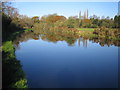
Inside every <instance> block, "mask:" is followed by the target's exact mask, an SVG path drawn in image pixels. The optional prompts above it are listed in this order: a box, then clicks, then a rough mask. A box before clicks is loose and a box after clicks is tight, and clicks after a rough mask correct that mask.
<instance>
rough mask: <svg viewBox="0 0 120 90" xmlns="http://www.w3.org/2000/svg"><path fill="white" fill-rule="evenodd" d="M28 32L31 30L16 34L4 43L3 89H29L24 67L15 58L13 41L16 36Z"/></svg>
mask: <svg viewBox="0 0 120 90" xmlns="http://www.w3.org/2000/svg"><path fill="white" fill-rule="evenodd" d="M28 31H31V29H26V30H22V31H17V32H14V33H13V34H12V35H11V36H10V37H8V39H7V40H6V41H4V42H3V43H2V71H3V73H2V76H3V82H2V83H3V84H2V87H3V88H27V85H26V83H27V80H26V78H25V74H24V72H23V70H22V65H21V63H20V61H19V60H17V59H16V57H15V48H14V45H13V40H14V39H15V37H16V36H18V35H20V34H22V33H23V32H28Z"/></svg>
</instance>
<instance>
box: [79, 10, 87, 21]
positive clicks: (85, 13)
mask: <svg viewBox="0 0 120 90" xmlns="http://www.w3.org/2000/svg"><path fill="white" fill-rule="evenodd" d="M79 19H88V10H87V11H85V12H84V15H83V16H82V14H81V11H80V12H79Z"/></svg>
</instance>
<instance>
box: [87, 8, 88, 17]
mask: <svg viewBox="0 0 120 90" xmlns="http://www.w3.org/2000/svg"><path fill="white" fill-rule="evenodd" d="M87 19H88V9H87Z"/></svg>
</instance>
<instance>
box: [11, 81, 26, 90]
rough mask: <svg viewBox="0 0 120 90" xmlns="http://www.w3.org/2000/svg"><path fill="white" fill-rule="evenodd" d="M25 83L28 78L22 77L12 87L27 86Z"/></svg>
mask: <svg viewBox="0 0 120 90" xmlns="http://www.w3.org/2000/svg"><path fill="white" fill-rule="evenodd" d="M25 83H27V80H25V79H21V80H19V81H17V82H16V83H15V84H14V85H13V86H12V88H27V86H26V85H25Z"/></svg>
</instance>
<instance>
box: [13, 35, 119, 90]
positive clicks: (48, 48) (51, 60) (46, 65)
mask: <svg viewBox="0 0 120 90" xmlns="http://www.w3.org/2000/svg"><path fill="white" fill-rule="evenodd" d="M15 47H16V51H15V54H16V58H17V59H18V60H20V61H21V64H22V65H23V71H24V73H25V74H26V79H27V81H28V87H29V88H117V87H118V47H117V46H114V45H111V46H109V47H108V46H107V45H104V46H101V45H100V44H99V43H94V42H93V41H90V40H83V39H82V38H80V39H76V40H75V41H74V43H73V44H72V45H69V44H68V43H66V41H57V42H52V41H49V40H46V39H42V38H41V37H38V38H37V39H35V38H34V39H33V37H31V38H30V37H29V38H27V39H26V38H24V40H19V41H18V45H16V46H15Z"/></svg>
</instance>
